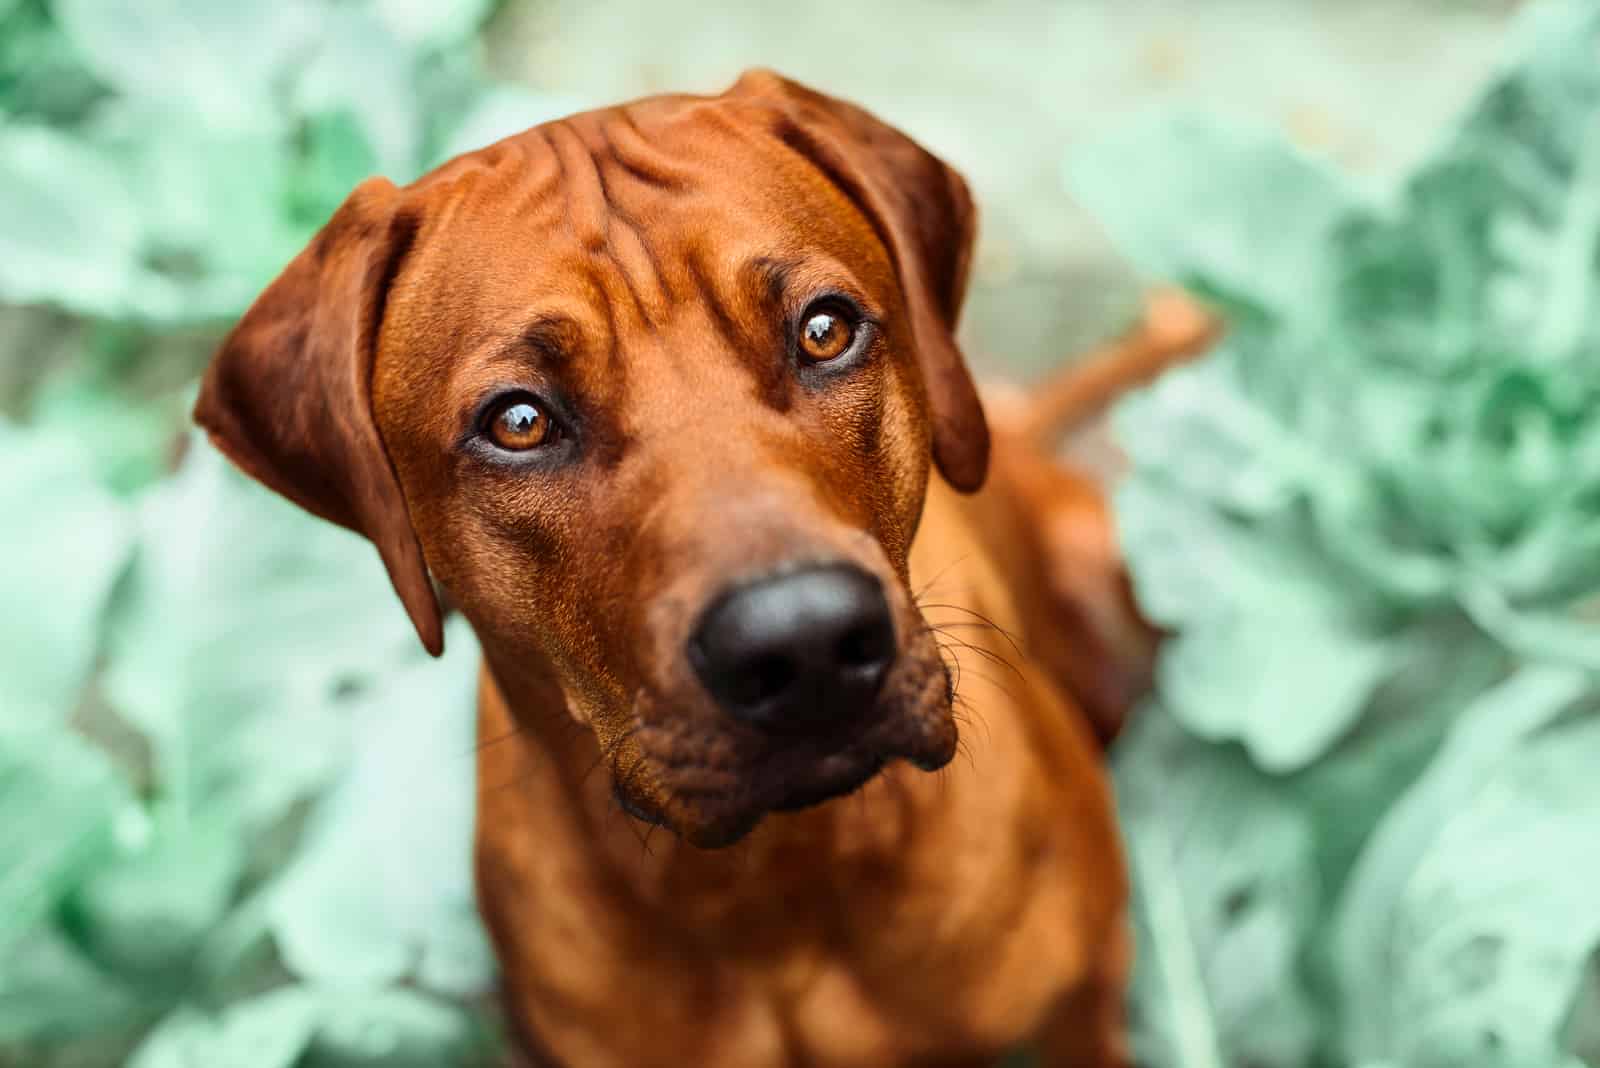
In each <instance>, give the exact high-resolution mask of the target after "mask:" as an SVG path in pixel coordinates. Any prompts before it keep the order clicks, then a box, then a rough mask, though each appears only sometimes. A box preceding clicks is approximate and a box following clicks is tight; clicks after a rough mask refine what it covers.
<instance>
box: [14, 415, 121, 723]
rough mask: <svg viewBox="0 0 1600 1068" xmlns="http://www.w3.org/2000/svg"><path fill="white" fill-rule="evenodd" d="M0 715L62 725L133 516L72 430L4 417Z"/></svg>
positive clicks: (92, 649)
mask: <svg viewBox="0 0 1600 1068" xmlns="http://www.w3.org/2000/svg"><path fill="white" fill-rule="evenodd" d="M0 457H3V458H4V462H3V463H0V542H3V543H4V544H5V547H6V549H5V552H4V553H0V601H3V602H4V603H5V604H6V605H8V606H26V610H25V611H24V610H21V608H18V609H17V610H12V611H7V612H4V613H0V721H5V720H12V721H15V722H17V723H18V724H19V725H26V724H27V723H28V722H32V723H35V724H43V723H45V722H57V723H59V722H62V721H64V720H65V719H66V718H67V716H68V715H69V714H70V713H71V712H72V710H73V707H74V706H75V705H76V703H77V700H78V695H79V691H80V690H81V689H82V687H83V684H84V682H85V681H86V679H87V677H88V673H89V669H90V666H91V665H92V663H93V660H94V656H95V653H96V650H97V648H98V645H99V638H100V617H101V613H102V612H103V611H104V609H105V606H106V603H107V600H108V598H109V597H110V594H111V589H112V584H113V583H114V582H115V581H116V579H117V577H118V575H119V574H121V572H122V570H123V568H124V567H125V566H126V564H127V559H128V553H129V550H130V548H131V542H132V517H131V516H130V515H129V514H128V512H127V510H126V509H125V508H124V506H123V505H122V504H121V502H119V501H118V500H117V499H116V498H115V497H113V496H112V495H111V494H110V493H109V492H108V491H107V490H106V489H104V488H103V487H102V486H101V485H100V484H99V482H98V480H97V479H96V477H95V470H94V465H93V461H92V458H91V455H90V454H89V453H88V452H86V451H84V450H83V448H82V446H81V444H80V443H79V442H77V441H75V440H74V438H73V437H72V436H69V435H67V434H63V433H55V432H49V433H46V432H39V431H29V430H20V429H17V428H15V427H13V426H11V425H9V424H7V423H5V422H3V421H0Z"/></svg>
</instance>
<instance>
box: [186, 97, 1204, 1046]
mask: <svg viewBox="0 0 1600 1068" xmlns="http://www.w3.org/2000/svg"><path fill="white" fill-rule="evenodd" d="M974 225H975V216H974V212H973V208H972V204H971V200H970V198H969V196H968V194H967V191H966V186H965V184H964V183H963V182H962V180H961V179H960V177H959V176H957V175H956V174H955V172H954V171H952V170H950V169H949V168H948V167H946V166H945V165H943V164H942V163H940V162H939V161H938V160H936V159H935V158H934V157H932V156H931V155H929V154H927V153H926V152H924V151H923V150H922V149H920V148H919V147H917V146H916V145H915V144H914V143H913V142H911V141H910V140H908V139H907V138H905V137H904V136H903V135H901V134H899V133H897V132H895V131H894V130H892V129H890V128H889V127H887V126H885V125H883V124H882V123H880V122H878V121H877V120H875V119H873V118H872V117H871V116H869V115H867V114H866V113H865V112H862V111H860V110H859V109H857V108H854V107H852V106H850V105H848V104H844V103H841V102H839V101H836V100H832V99H830V98H827V97H824V96H822V95H820V94H817V93H814V92H812V91H810V90H807V89H804V88H802V87H800V86H797V85H795V84H793V83H791V82H788V81H786V80H784V79H781V78H779V77H777V76H775V75H771V74H766V73H755V74H751V75H747V76H746V77H745V78H743V79H741V80H740V82H739V83H738V84H737V85H735V86H734V87H733V88H732V89H730V90H729V91H728V92H727V93H725V94H723V95H721V96H718V97H710V98H698V97H657V98H651V99H647V100H643V101H638V102H635V103H633V104H629V105H626V106H622V107H617V108H610V109H605V110H602V111H596V112H590V113H586V114H583V115H577V116H572V117H570V118H568V119H564V120H561V121H559V122H554V123H549V124H546V125H544V126H541V127H536V128H535V129H533V130H530V131H528V132H527V133H524V134H521V135H518V136H516V137H512V138H509V139H507V140H505V141H502V142H499V143H498V144H495V145H491V146H489V147H488V148H485V149H482V150H480V151H477V152H473V153H470V154H468V155H466V156H463V157H461V158H459V159H457V160H455V161H452V162H451V163H448V164H446V165H445V166H443V167H441V168H440V169H438V170H437V171H435V172H433V173H432V174H430V175H428V176H426V177H424V178H422V179H420V180H419V181H417V182H416V183H413V184H412V185H410V186H407V187H405V188H404V189H400V188H396V187H395V186H393V185H392V184H390V183H388V182H386V181H383V180H382V179H373V180H372V181H369V182H367V183H364V184H363V185H362V186H361V187H360V188H359V189H357V190H356V192H355V193H353V194H352V196H351V198H350V200H349V201H348V202H347V203H346V204H345V206H344V207H342V208H341V209H340V211H339V212H338V213H337V214H336V215H335V216H334V217H333V219H332V220H330V222H329V223H328V225H327V227H326V228H325V229H324V230H323V232H322V233H321V234H320V235H319V236H318V238H317V239H316V241H314V242H313V243H312V245H311V246H310V247H308V249H307V250H306V251H305V252H304V253H302V254H301V256H300V257H298V258H297V259H296V260H295V261H294V262H293V263H292V264H291V265H290V266H289V267H288V268H287V269H286V270H285V272H284V274H283V275H282V276H281V277H280V278H279V279H278V281H276V282H274V283H273V285H272V286H271V287H270V288H269V289H268V290H267V291H266V292H265V293H264V294H263V295H262V297H261V298H260V299H259V300H258V301H257V302H256V304H255V305H254V306H253V307H252V308H251V309H250V311H249V312H248V313H247V314H246V315H245V316H244V318H243V320H242V321H241V322H240V324H239V325H238V326H237V327H236V328H235V330H234V332H233V333H232V334H231V335H230V337H229V338H228V340H227V341H226V342H225V343H224V345H223V347H222V349H221V351H220V352H219V354H218V356H217V359H216V360H215V362H214V363H213V366H212V368H211V369H210V371H209V372H208V374H207V376H206V380H205V382H204V385H203V388H202V392H201V397H200V401H199V404H198V406H197V412H196V415H197V419H198V420H199V422H200V423H201V424H203V425H204V426H205V427H206V428H207V429H208V430H209V431H210V433H211V435H212V438H213V440H215V442H216V443H217V445H218V446H219V447H220V448H221V449H222V450H223V451H225V452H226V453H227V454H228V455H230V456H231V457H233V458H234V459H235V460H236V461H237V462H238V463H239V464H240V465H241V466H242V467H243V468H244V469H245V470H246V471H248V472H249V473H251V474H252V475H254V476H255V477H257V478H259V479H261V480H262V481H264V482H266V483H267V484H268V485H270V486H272V487H274V488H275V489H277V490H278V491H280V492H282V493H284V494H285V495H287V496H289V497H290V498H292V499H293V500H295V501H297V502H298V503H300V504H301V505H303V506H305V507H307V508H308V509H310V510H311V511H313V512H315V513H317V514H318V515H321V516H323V517H325V518H327V519H330V520H332V521H334V522H338V523H342V524H344V525H345V526H348V527H350V528H352V529H354V530H357V531H359V532H361V533H363V534H365V535H366V536H368V537H370V538H371V539H372V540H373V541H374V542H375V543H376V544H377V546H378V548H379V550H380V552H381V553H382V556H383V559H384V561H385V563H386V564H387V566H388V567H389V570H390V574H391V576H392V578H393V580H394V584H395V587H396V589H397V591H398V593H399V594H400V597H401V599H402V601H403V602H404V604H405V606H406V608H407V609H408V611H409V612H410V613H411V615H412V618H413V620H414V621H415V623H416V625H417V630H418V633H419V635H420V636H421V638H422V640H423V642H424V643H425V644H426V645H427V646H428V647H429V648H430V649H431V650H433V651H435V652H437V651H438V649H439V648H440V643H441V640H442V632H441V628H440V610H439V601H438V598H437V595H436V592H435V584H436V585H437V587H438V588H439V589H441V590H442V591H443V592H444V593H445V594H446V595H447V597H448V601H449V603H450V604H452V605H454V606H457V607H459V610H460V611H461V612H462V613H463V614H464V615H465V616H466V618H467V619H468V620H469V621H470V622H471V623H472V625H473V626H474V628H475V630H476V632H477V634H478V636H479V638H480V640H481V643H482V646H483V651H484V667H483V671H482V676H481V700H480V709H479V732H480V740H481V749H480V760H479V782H480V785H479V791H480V792H479V806H478V829H477V871H478V885H479V898H480V904H481V907H482V910H483V914H484V916H485V918H486V920H487V922H488V925H489V928H490V931H491V933H492V936H493V940H494V944H495V947H496V950H497V952H498V955H499V959H500V961H501V964H502V968H503V974H504V988H505V994H506V999H507V1004H508V1007H509V1015H510V1019H511V1021H512V1023H513V1027H514V1031H515V1033H516V1035H517V1036H518V1039H519V1047H520V1048H521V1050H522V1052H523V1054H524V1055H525V1056H526V1057H528V1058H529V1059H531V1060H532V1061H534V1062H535V1063H548V1064H551V1065H566V1066H573V1068H649V1066H653V1065H662V1066H681V1065H686V1064H704V1065H717V1066H728V1068H745V1066H749V1068H768V1066H774V1068H775V1066H808V1068H847V1066H851V1068H854V1066H861V1068H866V1066H908V1068H909V1066H924V1065H925V1066H934V1065H948V1066H958V1065H984V1064H992V1063H994V1062H995V1060H996V1059H997V1058H999V1057H1000V1056H1002V1055H1003V1054H1004V1053H1005V1052H1006V1051H1007V1050H1009V1049H1012V1048H1015V1047H1017V1046H1019V1045H1022V1044H1027V1043H1036V1044H1037V1045H1038V1046H1039V1049H1040V1052H1041V1056H1042V1058H1043V1062H1042V1063H1043V1064H1045V1065H1046V1066H1051V1068H1066V1066H1113V1065H1124V1064H1126V1063H1127V1053H1126V1049H1125V1043H1124V1038H1123V1034H1122V1008H1121V999H1122V995H1123V986H1124V981H1125V978H1126V972H1127V967H1128V958H1129V952H1128V946H1127V931H1126V929H1125V909H1126V901H1127V887H1126V878H1125V875H1124V871H1123V866H1122V861H1121V857H1120V852H1119V847H1118V842H1117V835H1116V831H1115V824H1114V820H1113V813H1112V802H1111V798H1110V794H1109V791H1108V787H1107V781H1106V775H1105V772H1104V770H1103V767H1102V759H1101V752H1102V745H1101V743H1102V741H1103V739H1104V738H1107V737H1109V736H1110V735H1111V734H1113V733H1114V732H1115V729H1116V727H1117V725H1118V723H1119V722H1120V717H1121V715H1122V714H1123V712H1124V711H1125V709H1126V706H1127V703H1128V701H1129V700H1131V697H1132V695H1133V694H1134V693H1135V692H1136V690H1137V688H1138V686H1139V685H1140V683H1141V680H1142V679H1143V677H1144V673H1145V671H1146V670H1147V668H1148V664H1149V657H1150V653H1151V647H1152V644H1153V636H1152V635H1151V634H1150V632H1149V631H1148V630H1147V629H1146V628H1144V627H1143V625H1142V624H1141V623H1139V621H1138V619H1137V616H1136V615H1135V614H1134V613H1133V611H1132V607H1131V603H1130V602H1129V599H1128V597H1127V590H1126V583H1125V581H1124V578H1123V576H1122V573H1121V569H1120V563H1119V561H1118V559H1117V555H1116V552H1115V546H1114V543H1113V541H1112V539H1111V537H1110V528H1109V523H1108V521H1107V517H1106V512H1105V505H1104V501H1103V499H1102V497H1101V495H1100V493H1099V491H1098V490H1097V488H1096V487H1095V485H1094V484H1093V482H1092V481H1091V480H1089V479H1087V478H1086V477H1084V476H1082V475H1079V474H1076V473H1074V472H1073V471H1072V470H1070V469H1068V468H1066V467H1063V466H1060V465H1058V464H1056V463H1055V462H1054V461H1052V460H1051V459H1049V457H1048V452H1047V449H1046V447H1045V439H1046V438H1048V437H1049V436H1050V431H1051V430H1052V428H1053V429H1056V430H1059V429H1060V427H1061V425H1063V424H1066V423H1070V422H1072V421H1074V420H1075V419H1077V418H1079V417H1080V416H1082V415H1083V414H1084V411H1082V410H1081V409H1083V408H1087V407H1092V406H1094V405H1098V404H1099V403H1102V402H1103V401H1104V400H1105V399H1106V397H1107V396H1109V395H1110V393H1111V392H1114V390H1110V391H1108V390H1107V389H1105V388H1101V387H1103V385H1104V382H1105V381H1108V379H1107V378H1106V375H1107V374H1108V371H1107V368H1111V370H1110V371H1109V374H1110V375H1111V379H1109V380H1115V379H1117V378H1118V376H1119V375H1121V374H1122V371H1120V370H1118V368H1124V367H1126V368H1133V369H1134V371H1133V372H1132V373H1139V374H1142V373H1146V372H1148V371H1149V370H1151V367H1152V365H1151V361H1150V359H1149V358H1148V354H1142V355H1141V354H1138V353H1135V354H1134V356H1133V357H1128V358H1125V357H1126V356H1127V354H1123V355H1121V356H1117V355H1115V354H1114V355H1113V358H1112V359H1110V360H1108V361H1104V362H1102V364H1101V365H1099V367H1098V368H1097V370H1096V371H1095V372H1094V373H1095V374H1097V375H1099V376H1100V378H1099V379H1097V380H1096V382H1098V383H1099V386H1097V387H1096V388H1095V389H1090V390H1088V391H1087V392H1086V393H1085V392H1083V391H1080V392H1079V393H1074V392H1073V391H1072V388H1071V387H1070V386H1069V387H1066V388H1065V389H1064V390H1063V389H1062V388H1057V389H1055V390H1054V391H1053V392H1048V393H1047V395H1048V396H1050V397H1054V398H1056V400H1055V401H1054V402H1052V403H1053V404H1054V407H1053V408H1051V409H1050V410H1049V411H1048V412H1042V410H1041V409H1040V408H1039V407H1038V406H1036V405H1035V406H1032V407H1030V406H1027V405H1024V406H1022V407H1021V408H1018V409H1016V411H1015V413H1014V414H1012V415H1009V416H1007V417H1006V418H1005V419H1003V420H1000V421H999V422H998V424H997V427H996V432H995V437H994V440H993V444H992V456H991V440H990V434H989V428H988V425H987V423H986V421H985V419H984V414H983V411H982V409H981V407H980V406H979V401H978V397H977V393H976V391H975V389H974V387H973V384H972V381H971V379H970V377H969V376H968V373H967V370H966V368H965V365H964V363H963V362H962V359H961V355H960V352H959V350H958V349H957V347H956V343H955V339H954V329H955V324H956V319H957V316H958V313H959V310H960V304H961V300H962V297H963V295H964V291H965V287H966V279H967V273H968V266H969V262H970V256H971V250H972V242H973V232H974ZM819 293H833V294H842V295H844V296H845V297H847V298H848V299H849V300H850V301H853V302H854V303H855V304H856V305H858V306H859V307H860V308H861V309H863V311H864V314H865V316H866V319H867V322H868V323H869V324H870V326H868V327H864V329H867V330H868V333H866V334H865V335H863V336H865V337H866V338H867V339H868V340H867V342H866V343H865V344H864V346H863V348H862V355H860V357H859V358H858V359H856V360H855V362H854V363H852V364H850V365H849V366H848V367H846V368H845V369H843V370H839V371H832V370H829V369H827V368H821V369H818V368H814V367H805V366H802V365H801V364H800V363H797V362H796V361H795V360H794V359H793V356H792V353H791V351H790V348H789V342H788V340H787V339H788V337H789V334H790V332H791V331H792V323H793V321H794V319H795V317H796V316H797V315H798V314H800V311H801V309H803V308H804V307H805V306H806V304H807V301H809V300H811V299H814V298H815V297H816V295H817V294H819ZM1180 348H1182V346H1172V347H1171V351H1172V352H1173V353H1176V352H1177V351H1178V350H1179V349H1180ZM1158 356H1159V354H1158ZM1164 358H1165V356H1159V358H1158V359H1157V361H1156V362H1158V363H1159V362H1160V359H1164ZM1119 359H1120V360H1122V361H1123V362H1122V363H1118V362H1117V360H1119ZM507 389H519V390H526V391H528V392H529V393H530V394H537V395H538V396H539V397H540V398H541V403H547V404H548V406H549V407H550V408H551V409H552V411H553V412H554V413H555V414H556V415H557V416H558V417H559V420H558V421H559V422H560V423H561V424H562V426H563V428H564V437H563V439H562V440H561V442H559V443H558V444H555V445H552V446H550V447H549V448H547V449H545V450H544V451H542V452H539V453H537V454H529V455H520V454H519V455H517V456H508V455H502V454H500V453H497V452H495V450H494V449H492V448H490V447H489V446H487V445H486V444H485V442H484V439H483V435H482V433H481V425H480V422H479V420H480V418H481V412H482V411H483V406H484V403H485V401H486V398H493V397H494V396H496V395H497V394H498V393H499V392H502V391H504V390H507ZM1091 395H1092V397H1091ZM1063 397H1084V398H1089V399H1084V400H1082V402H1081V403H1079V404H1078V410H1074V409H1073V403H1075V402H1069V401H1062V400H1061V398H1063ZM1041 419H1046V420H1047V421H1048V422H1049V423H1050V424H1051V425H1050V426H1049V427H1042V426H1041V425H1040V420H1041ZM931 467H936V468H937V470H938V472H939V477H932V476H931V474H930V468H931ZM986 475H987V478H988V482H987V485H986V486H984V488H983V489H982V490H981V491H980V490H979V487H980V486H981V485H983V484H984V480H985V476H986ZM831 561H845V562H848V563H849V564H850V565H852V566H854V567H858V568H860V569H863V570H865V571H867V572H869V573H870V574H871V575H873V576H875V577H876V578H877V579H878V580H879V581H880V582H881V584H882V586H883V588H884V590H885V591H886V593H887V596H888V598H889V601H890V604H891V606H892V610H893V613H894V627H895V632H896V635H897V641H898V649H897V650H896V658H895V661H894V665H893V668H892V670H891V671H890V672H889V674H888V675H887V677H886V681H885V682H884V683H883V687H882V691H881V694H880V695H879V696H878V698H877V705H876V707H875V709H874V712H873V714H872V716H871V717H870V718H869V720H868V721H865V722H862V723H860V724H851V725H849V727H848V734H847V735H845V736H839V737H834V736H830V737H829V738H828V739H826V740H814V739H810V738H805V739H799V740H796V739H793V738H786V739H782V740H776V739H774V738H772V737H769V736H767V735H765V734H763V733H762V732H760V731H758V730H755V729H754V728H751V727H749V726H748V725H745V724H742V723H735V722H733V721H732V720H731V719H729V718H728V717H727V716H724V715H722V714H720V712H719V709H718V708H717V707H716V706H715V703H714V702H713V701H712V700H711V699H710V698H709V697H708V696H707V694H706V693H705V691H704V690H703V689H702V688H701V687H700V686H699V684H698V683H697V682H696V680H695V677H694V674H693V672H692V671H691V669H690V668H689V666H688V664H687V660H686V657H685V655H684V652H683V650H684V647H685V642H686V638H687V635H688V632H689V628H690V626H691V623H692V622H693V620H694V619H695V618H696V617H697V616H698V615H699V614H700V612H701V611H702V610H703V609H704V606H705V605H706V604H707V603H708V601H710V600H711V599H712V598H713V597H714V596H715V595H716V594H717V593H718V592H719V591H721V590H724V589H727V588H729V587H730V586H731V585H734V584H737V583H740V582H744V581H746V580H748V579H750V578H751V577H752V576H759V575H763V574H769V573H773V572H776V571H782V570H783V569H785V568H793V567H796V566H800V565H805V564H811V563H819V562H820V563H826V562H831ZM952 688H953V691H954V692H953V694H952ZM958 750H959V751H960V752H959V753H958ZM919 768H926V769H941V770H918V769H919ZM880 769H881V770H880ZM834 794H848V795H849V796H838V797H835V798H834V799H832V800H828V801H826V802H825V803H821V804H815V805H812V806H811V807H805V808H804V809H803V810H799V811H780V810H783V809H787V808H788V807H789V806H790V805H791V803H799V802H797V799H799V801H800V802H809V801H816V800H818V799H820V798H825V797H828V796H830V795H834ZM650 824H655V825H659V827H661V828H665V829H664V830H662V831H660V833H656V827H652V826H650ZM717 847H720V848H717Z"/></svg>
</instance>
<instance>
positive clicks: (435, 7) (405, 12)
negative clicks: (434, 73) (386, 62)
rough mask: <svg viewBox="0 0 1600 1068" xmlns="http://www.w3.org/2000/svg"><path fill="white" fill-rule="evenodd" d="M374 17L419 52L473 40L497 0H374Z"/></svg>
mask: <svg viewBox="0 0 1600 1068" xmlns="http://www.w3.org/2000/svg"><path fill="white" fill-rule="evenodd" d="M371 2H372V10H373V12H374V14H376V15H377V17H378V18H379V19H380V20H381V21H382V22H383V24H384V25H385V26H387V27H388V28H389V30H390V32H391V33H393V34H394V35H395V37H397V38H398V39H399V40H401V41H404V42H405V43H406V45H407V46H409V47H410V48H413V49H415V50H418V51H422V50H425V49H433V48H443V47H445V46H447V45H453V44H456V43H458V42H460V41H462V40H465V39H467V38H469V37H470V36H471V35H472V32H473V31H474V30H476V29H477V27H478V24H479V23H481V22H482V21H483V20H484V19H485V18H486V17H488V14H489V12H490V11H491V10H493V8H494V6H495V0H461V2H459V3H453V4H439V3H434V2H432V0H371Z"/></svg>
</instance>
